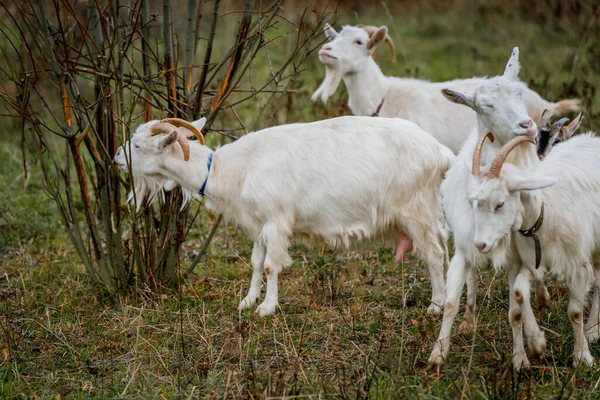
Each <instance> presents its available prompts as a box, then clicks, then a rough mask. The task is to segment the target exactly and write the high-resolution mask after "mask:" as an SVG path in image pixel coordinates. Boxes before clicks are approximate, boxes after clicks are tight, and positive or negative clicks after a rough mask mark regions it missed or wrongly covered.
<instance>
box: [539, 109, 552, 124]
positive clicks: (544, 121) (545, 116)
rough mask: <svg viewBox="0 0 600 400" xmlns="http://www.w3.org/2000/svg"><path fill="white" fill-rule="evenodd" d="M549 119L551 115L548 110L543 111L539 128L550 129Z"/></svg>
mask: <svg viewBox="0 0 600 400" xmlns="http://www.w3.org/2000/svg"><path fill="white" fill-rule="evenodd" d="M551 118H552V114H550V112H549V111H548V109H545V110H544V112H543V113H542V124H541V126H540V128H546V129H550V119H551Z"/></svg>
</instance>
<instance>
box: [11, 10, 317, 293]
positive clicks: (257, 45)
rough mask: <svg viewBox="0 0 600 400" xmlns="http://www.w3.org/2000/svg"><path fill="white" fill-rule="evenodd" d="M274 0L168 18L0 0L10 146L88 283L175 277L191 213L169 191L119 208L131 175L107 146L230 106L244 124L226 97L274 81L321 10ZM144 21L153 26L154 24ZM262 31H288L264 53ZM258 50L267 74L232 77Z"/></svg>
mask: <svg viewBox="0 0 600 400" xmlns="http://www.w3.org/2000/svg"><path fill="white" fill-rule="evenodd" d="M181 3H182V2H177V4H178V5H179V4H181ZM283 3H284V1H283V0H275V1H274V2H273V3H271V4H270V5H267V6H265V7H263V6H262V3H261V4H260V5H259V6H255V4H254V1H252V0H246V1H245V3H244V4H243V8H242V9H241V10H240V11H235V10H234V11H231V12H230V11H229V10H227V12H222V13H221V11H220V6H221V1H220V0H215V1H214V3H211V5H212V7H213V8H212V10H211V11H209V10H208V7H207V5H205V4H204V2H203V0H188V1H187V4H186V7H187V10H186V11H187V12H186V14H185V16H186V19H185V20H184V21H181V24H179V23H178V26H177V29H174V27H173V22H172V11H173V9H174V4H175V3H173V4H172V3H171V1H170V0H163V1H162V7H160V8H159V7H156V9H154V10H151V9H150V8H151V3H150V2H149V0H136V1H118V0H106V1H101V0H88V2H87V4H85V3H84V2H73V1H69V0H35V1H31V2H21V1H18V0H13V2H12V3H10V4H7V3H6V2H3V3H2V4H1V5H0V7H2V11H1V13H2V14H3V15H2V21H3V23H1V24H0V32H1V33H2V36H3V37H2V38H1V39H0V51H1V52H2V57H4V58H5V62H3V63H1V64H0V67H1V73H2V75H4V78H3V79H4V80H5V83H4V84H3V85H2V87H0V98H1V99H2V101H3V103H4V105H3V108H5V109H6V110H7V111H6V113H7V115H9V116H11V117H15V118H16V120H18V121H20V124H19V125H20V129H21V134H22V138H23V147H24V149H25V148H29V150H30V151H31V154H32V157H33V160H34V161H35V162H36V163H37V164H38V165H39V167H40V168H41V169H42V170H43V176H44V184H45V189H46V192H47V193H48V194H49V195H50V196H51V197H52V199H53V200H54V201H55V202H56V205H57V208H58V210H59V212H60V215H61V217H62V220H63V222H64V224H65V226H66V229H67V232H68V235H69V238H70V240H71V242H72V243H73V245H74V247H75V249H76V251H77V253H78V255H79V257H80V258H81V261H82V263H83V265H84V266H85V268H86V270H87V272H88V273H89V275H90V277H91V278H92V280H93V281H94V282H99V283H101V284H102V285H103V286H104V287H106V288H107V289H109V290H110V291H111V292H112V291H119V290H123V289H126V288H128V287H130V286H131V285H134V284H136V283H137V284H142V285H144V286H147V287H150V288H153V289H155V288H157V287H159V286H162V285H165V284H166V285H172V284H176V283H177V282H178V271H179V270H180V268H179V266H180V259H181V255H180V248H181V244H182V242H183V241H184V240H185V238H186V235H187V232H188V231H189V228H190V225H191V223H192V222H193V220H194V219H195V218H196V217H197V214H196V215H195V216H194V217H192V216H190V213H189V212H188V210H187V209H183V210H182V203H181V196H180V195H179V193H176V192H171V193H170V194H168V195H166V199H165V201H164V202H163V204H162V206H160V207H155V208H153V207H145V208H144V209H143V212H142V213H140V214H136V213H135V212H134V211H132V210H135V207H132V208H131V209H124V208H122V207H123V203H124V199H123V198H122V195H123V193H124V188H128V187H130V186H131V185H132V182H131V179H132V178H131V177H129V178H128V179H129V180H128V181H126V180H124V179H123V178H122V177H120V176H119V175H118V174H117V172H116V171H115V169H114V167H113V165H112V157H113V155H114V153H115V151H116V149H117V146H119V144H120V143H122V142H123V141H124V140H128V139H129V135H130V128H133V127H135V126H137V125H138V124H139V123H141V122H142V121H148V120H150V119H152V118H164V117H180V118H185V119H192V118H197V117H199V116H201V115H205V116H206V117H207V119H208V123H207V125H206V128H205V130H210V129H211V127H212V126H213V125H214V123H215V121H216V119H217V117H218V115H219V112H220V111H221V110H223V109H231V111H232V114H230V113H228V114H227V115H228V116H230V115H234V116H236V119H237V121H238V122H237V123H238V124H239V125H240V126H241V128H242V129H245V128H244V124H243V123H242V121H241V119H240V118H239V114H238V113H237V112H236V107H237V106H238V105H240V104H243V103H244V102H247V101H249V100H252V99H254V98H256V97H257V96H259V95H260V96H267V95H268V96H277V95H280V93H283V92H286V91H288V85H289V83H290V82H291V81H292V79H293V77H294V75H295V74H296V73H297V72H298V68H299V65H300V63H301V62H302V60H303V59H304V58H305V57H306V56H308V55H309V54H310V53H311V51H312V50H314V48H315V47H317V46H318V45H319V42H320V40H321V34H320V33H321V32H320V29H319V26H321V25H322V22H323V21H322V19H323V18H325V17H324V15H326V14H325V13H323V14H321V13H317V12H313V14H314V15H316V16H317V18H316V21H315V20H314V18H313V22H312V25H311V24H307V23H306V21H305V19H306V18H307V16H306V14H307V12H306V11H305V13H304V14H302V15H301V16H300V19H299V20H298V21H290V20H289V19H287V18H285V17H284V15H283V12H282V10H283ZM238 10H239V9H238ZM313 14H311V15H310V16H311V17H312V15H313ZM178 15H180V13H178ZM240 16H241V19H240V20H239V23H238V24H237V26H236V28H235V29H236V35H235V39H234V42H233V43H231V42H229V43H223V41H222V40H218V39H219V38H218V37H217V35H216V32H217V27H218V26H219V24H220V23H221V22H222V20H225V19H226V18H236V19H237V18H240ZM160 21H162V22H160ZM203 25H206V29H202V28H203ZM153 26H154V27H156V26H159V27H161V28H162V29H161V32H160V33H158V34H155V35H154V36H153V35H152V33H151V27H153ZM153 31H154V32H155V33H156V31H157V29H153ZM177 31H179V32H182V33H183V34H178V33H177ZM204 31H206V32H207V35H208V37H202V35H201V32H204ZM272 35H276V36H277V37H278V38H279V37H281V36H285V35H287V36H288V37H287V38H286V39H285V40H286V41H287V42H290V41H292V42H291V43H292V44H291V45H290V46H288V48H287V50H286V51H289V49H290V48H291V51H289V52H288V54H286V57H285V58H284V61H283V62H280V63H279V64H278V65H277V66H275V65H272V63H271V59H270V57H269V48H270V49H275V46H273V45H272V44H273V42H274V40H276V39H277V38H275V39H274V38H273V36H272ZM269 36H271V37H269ZM201 41H202V43H201ZM204 43H206V45H205V46H200V44H204ZM199 47H204V54H203V56H202V57H199V56H197V54H196V50H197V49H198V48H199ZM223 47H225V48H226V51H224V52H222V48H223ZM217 49H218V50H220V51H219V52H217ZM271 51H273V50H271ZM217 53H222V56H221V58H220V59H217V57H216V54H217ZM261 57H262V58H266V59H267V61H268V62H269V68H270V73H269V76H268V77H266V78H264V80H262V81H260V80H257V79H256V78H254V81H253V84H254V85H256V86H254V87H251V88H249V89H248V88H244V87H243V85H242V83H243V82H242V79H243V78H244V77H246V76H247V75H248V71H249V70H250V69H251V66H252V65H253V64H255V63H256V62H257V60H259V59H260V58H261ZM197 59H201V60H202V61H201V63H198V62H197ZM234 97H235V101H234V100H232V101H230V98H231V99H233V98H234ZM229 136H232V135H231V134H229ZM25 154H26V152H25V150H24V155H25ZM24 165H25V164H24ZM142 201H143V199H134V202H135V203H139V202H142ZM208 240H209V239H208Z"/></svg>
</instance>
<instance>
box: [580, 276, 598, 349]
mask: <svg viewBox="0 0 600 400" xmlns="http://www.w3.org/2000/svg"><path fill="white" fill-rule="evenodd" d="M594 273H595V278H596V279H595V282H594V291H593V292H592V307H591V309H590V316H589V318H588V321H587V323H586V324H585V327H584V329H585V337H586V339H587V340H588V342H589V343H592V342H595V341H596V340H598V338H599V337H600V269H596V270H595V271H594Z"/></svg>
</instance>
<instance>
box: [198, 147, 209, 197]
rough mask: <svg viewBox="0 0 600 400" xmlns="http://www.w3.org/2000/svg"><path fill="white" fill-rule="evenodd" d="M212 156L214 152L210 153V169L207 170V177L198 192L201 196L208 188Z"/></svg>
mask: <svg viewBox="0 0 600 400" xmlns="http://www.w3.org/2000/svg"><path fill="white" fill-rule="evenodd" d="M212 157H213V153H210V155H209V156H208V164H207V166H208V171H207V172H206V178H204V183H203V184H202V187H201V188H200V190H198V194H200V196H204V189H206V184H207V183H208V174H210V166H211V165H212Z"/></svg>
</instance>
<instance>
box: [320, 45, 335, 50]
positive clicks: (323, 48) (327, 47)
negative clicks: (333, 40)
mask: <svg viewBox="0 0 600 400" xmlns="http://www.w3.org/2000/svg"><path fill="white" fill-rule="evenodd" d="M321 49H322V50H331V49H333V47H331V45H329V44H326V45H325V46H323V47H321Z"/></svg>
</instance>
